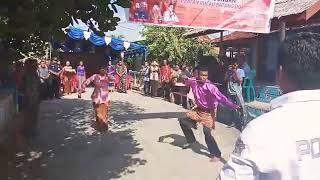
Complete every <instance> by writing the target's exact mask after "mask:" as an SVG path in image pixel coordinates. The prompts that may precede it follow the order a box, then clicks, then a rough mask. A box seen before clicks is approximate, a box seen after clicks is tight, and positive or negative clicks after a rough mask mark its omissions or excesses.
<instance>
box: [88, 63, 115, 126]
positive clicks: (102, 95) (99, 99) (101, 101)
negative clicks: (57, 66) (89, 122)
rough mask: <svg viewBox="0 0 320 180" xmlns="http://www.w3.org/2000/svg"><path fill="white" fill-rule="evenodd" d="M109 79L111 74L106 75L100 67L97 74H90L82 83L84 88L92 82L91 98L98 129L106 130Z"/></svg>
mask: <svg viewBox="0 0 320 180" xmlns="http://www.w3.org/2000/svg"><path fill="white" fill-rule="evenodd" d="M109 80H113V76H111V75H107V72H106V70H105V69H104V68H100V73H99V74H94V75H92V76H91V77H90V78H88V79H87V80H86V81H85V82H84V83H83V85H82V87H83V89H84V88H85V87H86V86H88V85H89V84H90V83H92V82H93V85H94V90H93V93H92V95H91V99H92V102H93V107H94V110H95V114H96V121H97V123H98V124H99V128H100V130H108V107H109V89H108V87H109Z"/></svg>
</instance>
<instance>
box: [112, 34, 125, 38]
mask: <svg viewBox="0 0 320 180" xmlns="http://www.w3.org/2000/svg"><path fill="white" fill-rule="evenodd" d="M111 37H112V38H116V39H123V38H124V35H122V34H119V35H114V34H113V35H111Z"/></svg>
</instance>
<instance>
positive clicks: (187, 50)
mask: <svg viewBox="0 0 320 180" xmlns="http://www.w3.org/2000/svg"><path fill="white" fill-rule="evenodd" d="M186 30H187V29H186V28H173V27H155V26H149V27H146V28H145V29H144V30H143V32H142V34H143V35H144V36H145V38H146V40H145V42H144V43H145V44H146V45H147V46H148V51H149V54H148V58H149V59H151V60H158V61H162V60H170V61H172V62H173V63H174V64H181V63H188V64H193V63H194V62H195V60H196V59H197V57H198V52H199V51H202V52H203V53H204V54H213V53H212V51H211V45H210V43H207V42H198V41H197V40H195V39H186V38H184V37H183V34H184V33H185V32H186Z"/></svg>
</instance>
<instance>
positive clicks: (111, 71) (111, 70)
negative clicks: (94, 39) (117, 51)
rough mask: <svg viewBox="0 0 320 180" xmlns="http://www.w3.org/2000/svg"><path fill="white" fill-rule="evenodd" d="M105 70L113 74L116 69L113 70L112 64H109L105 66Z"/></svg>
mask: <svg viewBox="0 0 320 180" xmlns="http://www.w3.org/2000/svg"><path fill="white" fill-rule="evenodd" d="M107 72H108V75H113V74H114V73H115V72H116V70H115V68H114V66H112V65H109V66H107Z"/></svg>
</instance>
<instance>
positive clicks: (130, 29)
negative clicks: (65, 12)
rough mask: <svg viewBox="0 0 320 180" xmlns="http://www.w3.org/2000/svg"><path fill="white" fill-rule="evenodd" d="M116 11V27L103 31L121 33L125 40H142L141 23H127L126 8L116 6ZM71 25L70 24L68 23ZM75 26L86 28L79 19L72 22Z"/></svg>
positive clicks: (111, 33) (109, 34) (108, 34)
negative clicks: (118, 19) (117, 18)
mask: <svg viewBox="0 0 320 180" xmlns="http://www.w3.org/2000/svg"><path fill="white" fill-rule="evenodd" d="M117 10H118V13H116V14H115V16H116V17H119V18H120V19H121V20H120V22H118V26H117V27H116V30H115V31H109V32H105V34H106V35H107V36H111V35H115V36H118V35H122V36H124V39H123V40H125V41H129V42H135V41H140V40H143V39H144V38H143V37H142V36H141V34H140V32H141V31H142V29H143V25H141V24H134V23H128V22H127V18H126V16H127V14H126V11H128V10H126V9H124V8H122V7H119V6H117ZM70 25H71V24H70ZM72 26H73V27H75V28H79V29H82V30H88V26H87V25H86V23H84V22H82V21H81V20H80V19H78V23H75V22H74V23H73V25H72ZM96 28H97V29H98V30H99V25H97V26H96Z"/></svg>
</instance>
